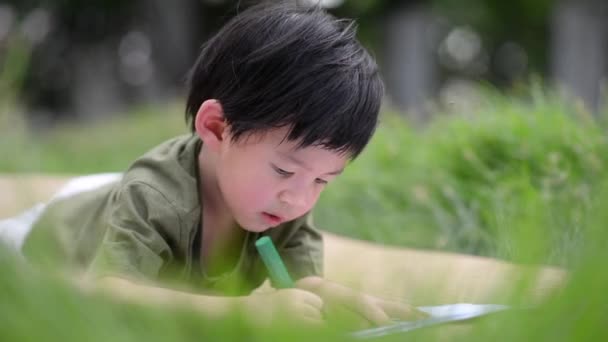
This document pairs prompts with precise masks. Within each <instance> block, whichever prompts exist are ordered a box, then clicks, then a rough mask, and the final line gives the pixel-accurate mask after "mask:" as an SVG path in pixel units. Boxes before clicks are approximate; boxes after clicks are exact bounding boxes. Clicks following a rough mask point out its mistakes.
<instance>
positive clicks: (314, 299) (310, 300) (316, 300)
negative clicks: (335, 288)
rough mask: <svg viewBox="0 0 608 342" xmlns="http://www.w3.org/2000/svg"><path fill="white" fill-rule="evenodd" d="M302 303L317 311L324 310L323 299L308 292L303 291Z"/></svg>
mask: <svg viewBox="0 0 608 342" xmlns="http://www.w3.org/2000/svg"><path fill="white" fill-rule="evenodd" d="M301 296H302V297H301V298H302V301H303V302H304V303H306V304H308V305H310V306H312V307H314V308H316V309H317V310H321V309H323V299H322V298H321V297H319V296H317V295H316V294H314V293H312V292H308V291H302V294H301Z"/></svg>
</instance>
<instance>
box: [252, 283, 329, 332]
mask: <svg viewBox="0 0 608 342" xmlns="http://www.w3.org/2000/svg"><path fill="white" fill-rule="evenodd" d="M241 304H242V308H243V309H244V310H245V312H246V313H247V314H248V316H250V317H251V318H253V320H254V321H255V322H256V323H261V324H270V323H273V322H275V321H277V320H279V319H287V320H292V321H294V322H295V323H302V324H312V325H321V324H322V323H323V322H324V321H323V315H322V312H321V310H322V308H323V300H322V299H321V297H319V296H318V295H316V294H314V293H312V292H309V291H306V290H301V289H280V290H276V291H272V292H269V293H257V294H252V295H250V296H247V297H241Z"/></svg>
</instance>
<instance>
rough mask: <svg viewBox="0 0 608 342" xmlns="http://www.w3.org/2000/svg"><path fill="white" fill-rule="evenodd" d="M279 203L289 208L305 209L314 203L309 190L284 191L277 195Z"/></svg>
mask: <svg viewBox="0 0 608 342" xmlns="http://www.w3.org/2000/svg"><path fill="white" fill-rule="evenodd" d="M279 201H281V203H283V204H285V205H286V206H289V207H294V208H306V207H308V206H310V205H311V204H312V201H314V194H313V191H312V190H311V189H307V188H300V189H285V190H283V191H281V192H280V193H279Z"/></svg>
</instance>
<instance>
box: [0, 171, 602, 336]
mask: <svg viewBox="0 0 608 342" xmlns="http://www.w3.org/2000/svg"><path fill="white" fill-rule="evenodd" d="M607 186H608V183H606V182H604V183H603V184H602V185H601V186H598V189H597V190H598V191H597V192H595V194H594V196H593V201H592V203H593V204H592V210H590V211H589V215H588V216H587V217H586V220H584V223H583V224H582V227H583V229H582V236H583V237H584V240H585V241H586V242H587V244H586V247H585V248H584V249H582V250H581V253H580V256H579V257H578V262H577V263H575V264H573V265H572V267H571V268H570V269H569V274H568V277H567V280H566V282H565V283H564V287H563V289H561V290H560V291H557V292H556V293H554V294H553V295H551V296H549V297H548V298H547V299H546V300H545V301H543V302H541V303H536V304H534V305H531V304H530V302H529V301H528V300H529V298H526V297H525V296H521V294H520V293H517V292H516V293H514V294H513V296H511V297H510V298H507V299H505V302H504V303H505V304H509V305H511V306H513V308H512V309H511V310H507V311H505V312H504V313H501V314H493V315H491V316H488V317H485V318H480V319H476V320H472V321H468V322H465V323H458V324H449V325H442V326H438V327H435V328H426V329H420V330H415V331H412V332H408V333H401V334H395V335H390V336H387V337H384V338H378V339H377V340H382V341H403V340H404V339H412V340H416V341H437V340H441V341H450V340H455V341H463V340H466V341H496V342H498V341H509V342H510V341H602V340H605V339H606V338H607V337H608V331H607V330H606V328H605V322H606V318H607V317H608V308H607V307H606V305H605V301H604V298H605V289H606V287H608V272H606V268H605V265H604V264H605V260H606V259H607V258H608V248H606V247H608V246H607V243H608V231H606V229H605V223H606V222H607V220H608V216H607V215H608V213H607V212H606V210H604V208H605V207H606V205H608V187H607ZM538 201H539V199H538V198H535V199H534V200H532V201H528V202H526V203H525V204H535V203H536V204H538ZM530 214H531V215H530V216H525V217H523V218H522V220H520V222H519V223H520V224H522V225H523V226H524V227H526V228H531V227H534V225H535V224H536V223H537V220H536V218H535V216H537V215H538V216H542V213H538V212H534V211H531V212H530ZM515 242H516V243H517V244H518V245H520V246H522V248H523V249H527V250H529V251H531V252H532V253H534V251H535V250H536V249H537V248H538V247H539V246H541V248H542V246H544V244H545V243H544V241H543V237H542V236H538V235H536V236H533V237H531V236H524V235H520V236H518V238H517V240H516V241H515ZM0 268H1V269H2V271H3V274H2V277H0V301H1V302H2V306H1V307H0V319H2V324H0V340H2V341H40V340H44V341H47V342H52V341H62V342H64V341H85V340H86V341H108V340H112V341H134V340H142V341H200V340H212V341H215V340H228V341H269V340H270V341H273V340H288V341H310V340H319V341H346V340H349V341H352V340H355V339H354V338H352V337H350V336H349V334H348V333H349V332H350V331H353V330H352V329H347V327H346V326H344V325H341V324H340V321H336V322H335V325H333V324H332V325H329V326H328V327H323V328H319V329H311V328H310V327H300V326H294V325H290V324H287V322H286V321H284V319H283V318H282V317H281V316H278V317H277V320H276V322H275V324H273V325H272V326H270V327H266V328H264V327H259V326H257V327H256V326H253V325H252V324H250V323H248V322H247V321H245V320H244V319H243V317H242V316H240V315H239V314H238V313H235V314H233V315H230V316H227V317H222V318H221V319H209V318H204V317H202V316H201V315H199V314H198V313H197V312H195V311H192V310H190V309H187V308H185V307H183V308H182V307H179V306H153V305H152V304H149V305H143V304H139V305H136V304H133V303H126V302H123V301H119V300H118V299H115V298H111V297H109V296H107V295H103V294H100V293H94V292H91V291H82V290H80V289H79V288H78V287H76V286H74V285H73V284H71V283H68V282H67V281H66V279H65V278H64V277H58V276H57V274H55V273H54V272H53V271H52V270H50V269H48V268H46V269H40V268H38V266H36V265H31V264H26V263H23V262H22V261H21V260H16V259H15V258H13V257H12V256H10V255H8V254H6V250H0ZM528 276H534V272H531V273H530V274H527V275H526V274H524V275H523V277H521V278H520V281H521V283H520V286H519V287H520V288H521V289H522V290H525V289H526V287H527V286H529V285H530V279H531V278H528ZM514 280H515V278H514ZM441 285H442V284H438V286H441ZM443 285H446V284H443ZM439 288H440V287H439Z"/></svg>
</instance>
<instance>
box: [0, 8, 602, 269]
mask: <svg viewBox="0 0 608 342" xmlns="http://www.w3.org/2000/svg"><path fill="white" fill-rule="evenodd" d="M294 1H295V0H294ZM300 2H303V3H314V2H315V1H312V0H311V1H304V0H301V1H300ZM254 3H256V1H230V0H174V1H161V0H135V1H118V0H90V1H74V0H55V1H52V0H37V1H36V0H8V1H7V0H4V1H3V2H2V3H0V105H1V106H2V109H1V111H0V115H1V116H0V133H1V135H0V143H1V147H0V154H2V156H3V158H2V159H1V160H0V172H3V173H32V172H33V173H52V174H57V173H59V174H83V173H92V172H105V171H121V170H124V169H126V168H127V167H128V165H129V163H130V162H131V161H132V160H133V159H134V158H136V157H138V156H139V155H141V154H142V153H144V152H145V151H147V150H148V149H150V148H151V147H153V146H155V145H156V144H158V143H160V142H161V141H163V140H164V139H167V138H169V137H172V136H174V135H177V134H181V133H185V132H186V131H187V128H186V125H185V124H184V121H183V111H184V94H185V90H186V89H185V75H186V73H187V71H188V69H189V67H190V65H191V64H192V63H193V61H194V60H195V58H196V56H197V53H198V51H199V48H200V46H201V44H202V43H203V42H204V41H205V40H206V39H207V38H209V37H210V36H211V35H212V34H213V33H214V32H215V31H216V30H217V29H218V28H219V27H220V26H221V25H222V24H223V23H224V22H226V21H227V20H229V19H230V18H231V17H232V16H233V15H235V14H236V13H237V12H238V11H239V10H242V9H243V8H245V7H247V6H248V5H251V4H254ZM320 3H321V5H322V6H324V7H326V8H327V10H328V11H330V12H331V13H333V14H334V15H336V16H338V17H348V18H356V19H357V20H358V24H359V37H360V39H361V41H362V42H363V43H364V44H365V45H366V46H367V47H368V48H369V49H370V50H371V51H372V53H373V54H374V55H375V56H376V57H377V59H378V61H379V64H380V65H381V68H382V72H383V75H384V78H385V82H386V85H387V97H386V101H385V106H384V109H383V113H382V122H383V123H382V125H381V127H380V129H379V130H378V134H377V135H376V137H375V138H374V140H373V141H372V143H371V144H370V146H369V148H368V152H367V153H364V155H363V156H362V157H361V158H360V159H359V160H357V161H356V162H355V163H354V164H353V166H352V167H351V170H349V171H348V172H347V173H346V174H345V175H344V176H343V177H342V178H341V179H340V180H339V181H337V182H336V183H335V184H334V185H332V186H330V187H329V189H328V190H327V191H326V193H325V194H324V196H323V197H322V199H321V202H320V205H319V206H318V209H317V210H316V216H317V221H318V224H319V226H320V227H322V228H324V229H327V230H331V231H335V232H339V233H342V234H345V235H349V236H354V237H358V238H362V239H367V240H373V241H378V242H382V243H387V244H396V245H401V246H410V247H419V248H429V249H438V250H446V251H456V252H462V253H469V254H476V255H484V256H492V257H499V258H504V259H507V260H528V259H530V258H533V257H534V258H535V257H540V256H539V255H538V254H534V253H533V254H534V255H532V256H531V255H527V254H526V255H524V254H525V253H523V252H520V248H519V246H518V245H517V244H515V243H514V242H513V241H514V240H513V239H514V237H513V236H514V234H515V235H517V234H520V233H521V234H523V232H526V234H532V233H534V234H537V235H538V236H539V237H542V239H544V240H547V241H549V242H548V245H547V249H546V250H545V251H544V252H543V253H541V254H542V260H543V262H547V263H553V264H560V265H561V264H567V263H568V262H569V260H572V257H571V254H569V253H570V252H573V253H574V252H576V250H577V249H578V248H579V247H580V246H581V245H580V242H579V241H580V236H579V235H580V230H581V225H582V222H583V221H584V218H585V217H586V216H585V215H586V213H587V212H588V211H589V210H590V209H589V208H590V206H591V204H592V203H593V201H592V197H593V194H594V190H595V189H597V188H598V184H600V183H601V182H603V180H604V178H605V177H604V176H603V174H604V171H605V168H606V166H608V162H607V161H606V156H607V155H608V154H607V153H606V152H607V151H606V138H605V135H604V124H603V121H604V119H603V117H604V113H605V112H606V91H607V90H606V79H607V78H606V77H607V75H608V58H607V57H608V20H606V18H607V14H608V2H607V1H605V0H535V1H526V0H512V1H508V2H507V1H501V0H324V1H320ZM525 236H528V235H525Z"/></svg>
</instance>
